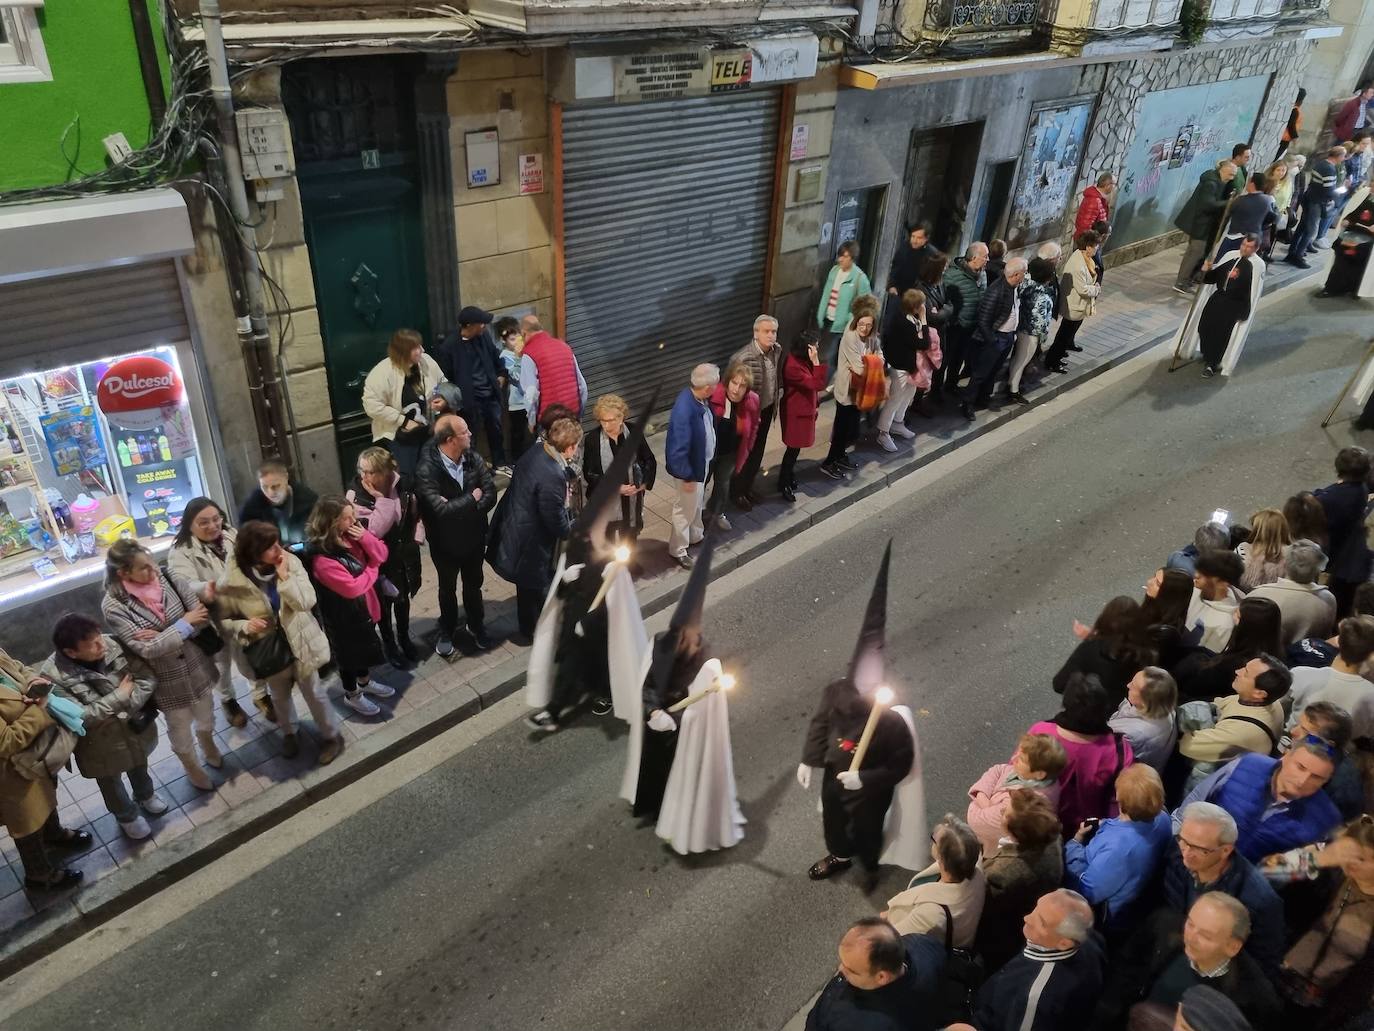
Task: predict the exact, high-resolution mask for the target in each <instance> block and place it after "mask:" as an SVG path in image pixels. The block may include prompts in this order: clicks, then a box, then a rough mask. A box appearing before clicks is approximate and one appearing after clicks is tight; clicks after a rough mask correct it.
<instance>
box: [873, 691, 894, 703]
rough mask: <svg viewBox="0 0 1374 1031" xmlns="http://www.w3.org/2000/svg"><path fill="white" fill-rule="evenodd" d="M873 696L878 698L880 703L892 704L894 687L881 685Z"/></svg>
mask: <svg viewBox="0 0 1374 1031" xmlns="http://www.w3.org/2000/svg"><path fill="white" fill-rule="evenodd" d="M873 697H874V698H875V699H877V701H878V704H879V705H890V704H891V703H892V688H890V687H880V688H878V690H877V691H876V692H874V695H873Z"/></svg>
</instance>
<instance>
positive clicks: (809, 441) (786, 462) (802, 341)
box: [778, 329, 830, 503]
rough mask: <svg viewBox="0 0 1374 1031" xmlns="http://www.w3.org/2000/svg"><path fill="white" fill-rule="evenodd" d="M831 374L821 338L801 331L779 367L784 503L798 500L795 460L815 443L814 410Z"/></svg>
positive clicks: (780, 477) (780, 484) (780, 475)
mask: <svg viewBox="0 0 1374 1031" xmlns="http://www.w3.org/2000/svg"><path fill="white" fill-rule="evenodd" d="M829 378H830V370H829V368H827V366H826V364H825V362H823V361H821V355H820V335H819V334H818V333H817V332H816V331H815V330H813V329H807V330H803V331H802V332H801V333H798V334H797V338H796V339H795V340H793V341H792V349H791V351H790V352H789V353H788V355H787V357H786V358H785V359H784V360H783V363H782V401H781V402H780V404H779V416H780V418H781V421H782V442H783V445H784V447H786V449H787V450H785V451H784V452H783V453H782V465H781V466H780V467H779V468H778V490H779V491H780V492H781V493H782V496H783V499H784V500H785V501H787V502H789V503H790V502H793V501H796V500H797V457H798V456H799V455H800V454H801V451H802V448H807V447H811V445H813V444H815V443H816V410H817V408H818V406H819V398H820V394H821V391H822V390H824V389H825V382H826V380H827V379H829Z"/></svg>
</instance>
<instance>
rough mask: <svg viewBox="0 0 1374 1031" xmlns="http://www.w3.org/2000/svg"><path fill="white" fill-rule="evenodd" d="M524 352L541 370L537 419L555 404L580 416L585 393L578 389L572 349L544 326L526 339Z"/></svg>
mask: <svg viewBox="0 0 1374 1031" xmlns="http://www.w3.org/2000/svg"><path fill="white" fill-rule="evenodd" d="M525 354H527V355H529V358H530V361H532V362H534V367H535V369H536V370H538V372H539V411H537V412H535V413H534V418H535V421H538V420H539V418H540V417H541V416H542V415H543V414H544V412H545V410H546V409H547V408H548V407H549V405H554V404H558V405H564V406H565V407H567V408H570V409H571V410H572V411H574V412H576V413H577V414H578V415H581V414H582V396H581V394H580V393H579V392H578V389H577V360H576V359H575V358H573V353H572V348H571V347H569V346H568V345H567V344H565V343H564V342H563V341H562V340H559V339H558V338H557V337H556V336H554V335H553V334H551V333H550V332H548V330H544V329H541V330H540V331H539V332H537V333H534V334H531V335H530V337H529V338H528V339H527V340H526V341H525Z"/></svg>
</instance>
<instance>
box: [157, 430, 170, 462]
mask: <svg viewBox="0 0 1374 1031" xmlns="http://www.w3.org/2000/svg"><path fill="white" fill-rule="evenodd" d="M157 450H158V454H160V455H161V456H162V460H163V461H164V462H170V461H171V460H172V445H171V443H170V442H169V441H168V440H167V434H165V433H159V434H158V435H157Z"/></svg>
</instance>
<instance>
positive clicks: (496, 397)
mask: <svg viewBox="0 0 1374 1031" xmlns="http://www.w3.org/2000/svg"><path fill="white" fill-rule="evenodd" d="M491 320H492V314H491V312H489V311H483V310H482V309H481V308H476V307H473V306H472V305H468V306H467V307H466V308H464V309H463V310H462V311H460V312H459V313H458V329H457V330H456V331H455V332H453V333H450V334H449V335H448V337H447V338H446V339H445V340H444V342H443V343H442V344H440V345H439V352H438V354H437V355H436V356H435V357H436V358H437V359H438V361H439V368H440V369H442V370H443V373H444V377H445V378H446V379H449V380H452V381H453V382H454V383H456V384H457V385H458V389H459V391H460V392H461V395H462V401H463V410H462V411H461V412H460V413H459V414H460V415H462V417H463V419H464V420H465V421H466V422H467V424H468V425H469V426H470V427H471V428H472V430H473V435H474V436H476V431H477V427H478V426H481V427H482V429H483V431H484V432H485V433H486V435H487V449H488V450H489V451H490V452H491V464H492V465H493V466H494V467H495V468H496V469H497V471H499V472H504V473H507V474H509V473H510V468H509V467H508V466H507V465H506V448H505V445H504V444H503V443H502V436H501V408H502V404H501V391H502V390H503V389H504V388H505V386H506V374H505V366H504V365H503V364H502V362H501V352H500V350H499V349H498V348H497V346H496V341H494V340H492V338H491Z"/></svg>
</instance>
